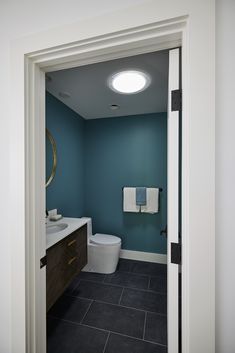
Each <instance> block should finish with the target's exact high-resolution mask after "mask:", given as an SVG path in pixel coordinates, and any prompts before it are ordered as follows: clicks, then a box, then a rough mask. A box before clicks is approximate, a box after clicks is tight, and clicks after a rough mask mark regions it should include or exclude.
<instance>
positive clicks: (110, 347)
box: [104, 333, 167, 353]
mask: <svg viewBox="0 0 235 353" xmlns="http://www.w3.org/2000/svg"><path fill="white" fill-rule="evenodd" d="M120 352H121V353H167V349H166V347H163V346H159V345H157V344H152V343H149V342H145V341H141V340H137V339H134V338H130V337H126V336H121V335H117V334H112V333H111V334H110V336H109V339H108V343H107V346H106V349H105V351H104V353H120Z"/></svg>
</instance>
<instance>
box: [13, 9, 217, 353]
mask: <svg viewBox="0 0 235 353" xmlns="http://www.w3.org/2000/svg"><path fill="white" fill-rule="evenodd" d="M81 30H82V25H81V24H78V25H77V33H79V31H81ZM188 31H189V25H188V18H187V16H185V17H179V18H175V19H168V20H166V21H161V22H157V23H150V24H144V25H142V26H139V27H135V28H129V29H125V30H121V31H120V30H119V31H116V32H115V31H114V32H112V33H105V34H102V35H99V36H93V37H90V36H89V35H87V37H86V36H84V38H82V39H81V40H79V41H76V40H74V31H73V32H72V31H71V30H70V31H68V33H67V37H66V38H70V40H67V42H66V43H65V39H64V38H65V37H63V38H61V42H60V40H59V39H58V33H57V36H56V40H55V41H54V42H53V38H54V37H53V36H55V32H53V31H52V32H51V37H50V38H49V40H46V39H45V38H46V36H45V35H42V36H41V37H40V36H38V37H37V36H36V38H35V37H33V36H32V37H30V38H26V39H22V40H19V41H17V42H16V43H14V44H13V46H12V52H11V57H12V64H11V67H12V72H11V74H12V96H13V98H15V100H14V106H13V107H12V116H13V117H14V118H13V124H12V130H11V134H12V141H13V144H12V151H14V152H13V153H14V155H13V156H12V161H14V162H12V164H11V178H12V180H11V184H12V193H11V200H10V202H11V205H14V203H15V200H17V202H18V201H19V204H20V205H18V204H17V202H16V205H15V206H12V207H13V209H15V211H16V212H19V213H20V215H21V218H20V217H19V218H18V219H17V221H16V222H15V223H14V224H11V230H12V244H13V247H12V252H13V257H12V269H13V278H12V287H13V295H12V322H13V325H12V352H13V353H16V352H17V353H25V352H27V353H44V352H45V347H41V351H39V350H38V348H37V347H38V344H40V342H41V340H43V339H44V337H45V332H44V331H43V328H42V331H40V328H39V326H40V323H38V320H37V318H38V315H39V313H42V311H43V310H44V309H45V308H44V307H45V305H44V304H43V303H42V302H41V300H40V294H41V293H40V291H39V288H40V285H41V283H42V282H43V281H44V282H43V283H44V285H45V270H41V271H38V266H39V259H40V257H42V255H43V249H44V251H45V247H44V240H43V239H42V237H41V235H42V233H43V232H44V229H43V224H44V209H45V207H44V206H45V193H44V192H43V188H44V173H45V171H44V166H43V165H42V163H43V162H42V159H41V158H40V156H39V154H44V148H45V146H44V132H43V129H44V123H45V122H44V121H40V120H41V119H42V120H43V119H44V118H45V117H44V112H43V109H44V106H43V102H44V87H43V80H44V73H43V72H49V71H53V70H57V69H62V68H68V67H74V66H79V65H84V64H88V63H92V62H99V61H105V60H110V59H113V58H120V57H124V56H128V55H135V54H137V53H138V54H141V53H146V52H152V51H154V50H161V49H167V48H168V49H170V48H172V47H175V46H178V45H179V44H182V67H183V70H182V88H183V92H184V93H183V114H182V120H183V136H182V138H183V160H182V178H183V188H182V210H183V212H182V213H183V219H182V242H183V246H184V247H183V254H182V256H183V266H182V305H183V307H182V312H183V315H182V333H183V336H182V352H183V353H191V351H190V339H191V338H192V336H190V328H189V325H188V323H189V321H190V322H193V321H194V319H193V317H192V316H190V314H191V310H190V309H191V307H190V300H189V299H190V295H191V293H192V292H191V291H192V288H193V283H192V277H191V281H190V282H189V278H190V273H191V272H190V271H191V270H193V268H192V267H190V266H189V265H190V263H189V256H188V254H189V248H190V247H189V245H190V241H191V240H189V238H188V237H186V235H187V234H189V230H190V225H191V227H192V225H193V220H194V219H193V214H190V209H189V206H190V205H189V191H190V188H189V185H190V183H189V177H190V174H189V152H188V151H189V150H191V148H192V147H193V146H192V145H191V141H190V138H189V135H190V116H191V114H190V113H191V109H192V107H191V106H190V103H189V102H190V100H189V97H190V86H189V72H190V66H189V42H188ZM53 33H54V34H53ZM61 33H62V32H61ZM82 36H83V35H81V37H82ZM61 37H62V35H61ZM28 43H30V45H28ZM43 43H46V44H43ZM48 43H50V45H48ZM29 48H30V49H29ZM14 82H15V86H14ZM38 102H40V103H39V105H40V107H41V108H42V110H41V111H40V109H38V108H39V107H38ZM16 117H18V120H17V119H16ZM19 117H20V118H19ZM22 117H23V120H22V119H21V118H22ZM38 120H39V121H38ZM22 121H24V126H22ZM36 126H37V128H36ZM22 137H23V140H24V142H25V144H24V145H23V144H22ZM194 147H195V146H194ZM15 161H16V162H15ZM22 163H23V168H24V173H20V178H18V179H17V172H18V170H19V171H20V172H21V171H22ZM39 166H40V167H39ZM36 167H37V168H36ZM38 173H39V175H38ZM23 185H24V186H23ZM191 187H192V186H191ZM43 194H44V195H43ZM23 200H24V201H23ZM17 206H20V210H19V209H18V208H17ZM22 206H23V208H22ZM14 207H15V208H14ZM36 215H37V216H36ZM190 222H191V223H190ZM19 283H21V284H22V283H24V284H25V290H23V289H22V286H20V287H19V286H18V284H19ZM19 288H20V289H19ZM25 298H26V302H25ZM211 314H212V316H213V312H212V313H211ZM189 318H190V320H189ZM39 321H40V320H39ZM38 325H39V326H38ZM195 325H196V321H195ZM194 328H195V326H194ZM25 336H26V338H25ZM212 341H213V332H211V336H210V337H208V342H212ZM208 344H210V343H208ZM211 344H212V343H211Z"/></svg>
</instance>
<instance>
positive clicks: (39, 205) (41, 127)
mask: <svg viewBox="0 0 235 353" xmlns="http://www.w3.org/2000/svg"><path fill="white" fill-rule="evenodd" d="M180 37H181V36H180V35H179V37H178V38H180ZM151 38H152V37H151ZM174 39H175V37H174ZM179 41H180V40H179V39H177V40H176V41H175V42H174V45H173V44H172V41H169V42H168V43H167V44H165V48H166V47H172V46H173V47H174V46H178V44H179ZM176 42H177V45H176ZM146 44H147V43H146V41H145V43H144V49H143V50H142V52H145V51H149V49H147V48H146V47H147V45H146ZM156 47H158V45H156ZM118 49H120V48H118ZM136 50H137V49H136V48H134V52H135V53H136ZM152 50H153V46H152V45H151V51H152ZM137 51H138V52H139V49H138V50H137ZM117 52H118V51H117ZM117 52H116V53H115V54H112V56H115V57H117ZM128 52H129V53H130V51H129V50H128ZM121 56H124V55H123V52H122V55H121ZM106 59H107V57H106ZM91 60H94V57H93V58H92V59H91ZM99 60H100V59H99ZM103 60H104V59H103ZM88 61H89V60H88ZM45 63H46V62H45V61H44V67H46V65H49V63H47V64H45ZM61 64H62V62H60V63H59V62H58V61H57V64H56V65H57V66H54V69H56V68H58V67H59V66H60V65H61ZM69 65H71V64H68V63H67V64H66V65H65V66H67V67H69ZM65 66H64V67H65ZM71 66H74V63H73V65H71ZM28 70H29V71H28V73H29V78H30V81H29V84H30V85H31V86H32V87H34V90H33V91H32V92H31V94H32V95H33V97H34V98H33V101H34V102H35V104H36V105H33V106H32V105H31V106H30V109H29V112H31V113H32V115H31V117H32V116H34V117H36V116H37V117H38V119H36V120H33V122H34V123H35V125H34V124H33V125H32V121H31V123H30V129H29V131H33V135H32V136H33V137H35V131H37V138H36V140H37V143H38V144H37V145H36V146H37V148H36V150H33V151H32V153H33V154H35V155H34V158H35V159H34V161H35V163H36V165H37V167H40V166H41V169H40V170H42V171H44V165H43V160H42V159H41V158H40V157H39V152H40V156H41V152H42V151H43V152H44V147H43V145H42V141H43V136H44V132H45V121H44V120H43V119H42V118H43V117H44V116H45V115H44V107H43V104H42V103H43V92H44V82H45V77H44V74H43V72H42V71H41V69H39V67H38V66H31V65H29V66H28ZM32 70H33V72H34V73H35V72H36V75H35V76H34V75H32ZM35 70H36V71H35ZM45 70H46V71H49V69H45ZM50 70H52V66H51V68H50ZM34 78H35V80H34ZM35 92H40V97H41V99H42V100H39V102H38V101H37V103H36V100H35V98H36V97H35ZM30 101H31V100H30ZM39 107H40V109H38V108H39ZM35 114H36V115H35ZM32 142H33V143H34V144H35V139H33V141H31V143H32ZM42 174H43V175H44V173H42ZM43 175H40V176H37V178H39V182H40V188H41V189H40V188H38V187H37V185H38V184H34V183H33V185H34V186H35V185H36V186H35V190H36V193H33V194H32V197H29V204H30V202H31V203H32V204H34V205H35V195H36V199H38V200H40V202H36V208H35V207H34V208H32V210H33V212H36V214H37V215H40V217H39V218H33V219H37V222H36V223H33V224H31V223H30V224H29V225H28V226H29V229H30V227H33V228H32V229H33V232H32V233H31V234H34V235H35V239H36V240H37V245H39V247H38V248H36V256H35V257H34V255H32V256H31V257H28V260H29V261H30V258H31V261H33V262H34V266H33V267H32V268H31V271H29V272H28V278H29V281H28V282H27V283H28V286H27V291H28V293H29V294H30V295H29V301H28V302H27V305H28V308H30V307H31V308H32V306H31V305H32V303H31V293H32V291H31V284H30V283H32V282H31V280H32V279H33V280H34V279H35V278H36V279H37V280H36V283H37V288H41V287H39V282H40V280H42V281H44V280H45V271H44V269H43V268H42V270H41V271H38V260H39V259H41V258H43V257H44V255H45V253H44V251H45V240H43V239H40V237H39V235H40V234H42V233H43V232H44V227H43V225H44V222H43V220H44V205H45V202H44V201H45V200H44V199H43V197H42V194H41V191H43V189H44V180H43V179H44V178H43ZM34 177H35V176H34V174H31V173H30V172H29V174H28V178H29V179H30V178H32V179H34ZM30 185H32V184H30ZM36 201H37V200H36ZM31 212H32V211H31ZM37 234H38V237H37ZM29 244H31V246H33V247H34V249H35V245H34V243H32V240H30V241H29ZM33 254H34V253H33ZM43 278H44V279H43ZM30 279H31V280H30ZM44 283H45V282H44ZM36 292H37V291H36ZM36 297H37V295H36ZM34 299H35V297H34ZM34 299H33V301H34ZM34 308H35V310H33V311H31V312H30V311H28V312H29V313H30V315H31V317H32V320H33V322H35V324H36V325H35V326H34V329H35V330H36V332H39V331H40V334H39V335H38V336H37V339H38V344H39V345H41V344H42V345H43V344H44V343H43V342H45V332H44V329H43V327H41V326H40V325H41V320H39V319H38V318H40V317H41V316H40V315H41V314H42V313H43V310H42V309H43V303H42V301H39V302H38V301H37V298H36V306H34ZM44 309H45V307H44ZM35 317H37V320H36V321H35ZM40 327H41V328H40ZM28 329H29V332H30V335H29V336H28V337H29V340H31V338H30V337H32V332H31V329H30V328H29V327H28Z"/></svg>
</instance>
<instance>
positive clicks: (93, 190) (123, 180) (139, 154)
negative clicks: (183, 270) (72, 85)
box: [84, 113, 167, 254]
mask: <svg viewBox="0 0 235 353" xmlns="http://www.w3.org/2000/svg"><path fill="white" fill-rule="evenodd" d="M166 124H167V120H166V114H165V113H163V114H149V115H138V116H129V117H118V118H109V119H94V120H88V121H86V123H85V151H86V158H85V168H84V170H85V178H84V181H85V184H84V185H85V214H86V215H88V216H92V219H93V229H94V232H102V233H109V234H116V235H118V236H120V237H121V238H122V247H123V248H124V249H128V250H137V251H146V252H157V253H162V254H165V253H166V239H165V238H164V237H162V236H160V230H161V229H162V228H164V227H165V224H166V181H167V179H166V176H167V164H166V163H167V156H166V153H167V140H166V137H167V134H166V129H167V125H166ZM123 186H149V187H150V186H155V187H162V188H163V192H162V193H161V196H160V198H161V206H160V212H159V213H158V214H154V215H151V214H143V213H142V214H139V213H124V212H123V211H122V187H123Z"/></svg>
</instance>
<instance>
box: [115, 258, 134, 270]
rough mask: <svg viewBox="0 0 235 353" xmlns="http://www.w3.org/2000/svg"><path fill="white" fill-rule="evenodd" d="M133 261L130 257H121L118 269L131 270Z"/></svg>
mask: <svg viewBox="0 0 235 353" xmlns="http://www.w3.org/2000/svg"><path fill="white" fill-rule="evenodd" d="M132 264H133V261H132V260H128V259H119V262H118V266H117V271H122V272H131V267H132Z"/></svg>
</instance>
